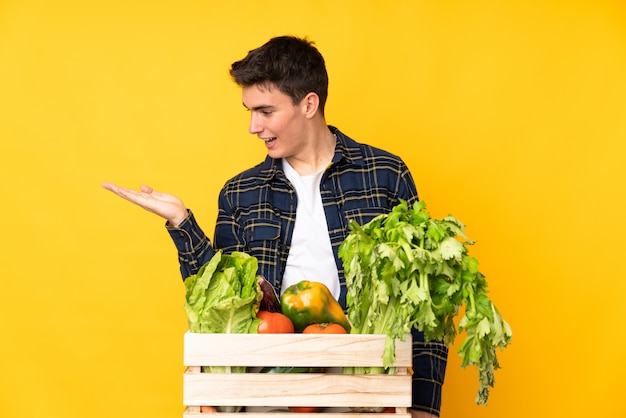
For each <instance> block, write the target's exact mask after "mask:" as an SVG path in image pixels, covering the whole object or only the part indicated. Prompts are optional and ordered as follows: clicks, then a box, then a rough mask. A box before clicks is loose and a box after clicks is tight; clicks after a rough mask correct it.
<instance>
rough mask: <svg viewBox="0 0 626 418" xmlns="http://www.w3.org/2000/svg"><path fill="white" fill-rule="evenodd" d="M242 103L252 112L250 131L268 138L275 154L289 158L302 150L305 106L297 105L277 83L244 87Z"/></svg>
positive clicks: (278, 156) (274, 155)
mask: <svg viewBox="0 0 626 418" xmlns="http://www.w3.org/2000/svg"><path fill="white" fill-rule="evenodd" d="M242 97H243V105H244V106H245V107H246V109H248V110H249V111H250V113H251V115H250V126H249V128H248V131H249V132H250V133H251V134H253V135H256V136H258V137H259V138H260V139H262V140H263V142H265V146H266V147H267V153H268V155H269V156H270V157H272V158H283V157H284V158H289V157H293V156H295V155H297V153H298V152H300V151H301V150H302V146H303V142H304V138H306V135H305V132H304V129H305V121H306V118H305V107H303V106H300V105H294V104H293V101H292V100H291V97H289V96H287V95H286V94H284V93H282V92H281V91H280V90H278V88H277V87H275V86H271V87H266V86H260V85H254V86H249V87H243V89H242Z"/></svg>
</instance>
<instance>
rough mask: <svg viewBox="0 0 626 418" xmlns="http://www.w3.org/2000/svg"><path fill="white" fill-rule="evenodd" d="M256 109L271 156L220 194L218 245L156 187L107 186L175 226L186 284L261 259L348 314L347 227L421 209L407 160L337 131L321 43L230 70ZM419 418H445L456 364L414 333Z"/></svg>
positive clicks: (283, 40)
mask: <svg viewBox="0 0 626 418" xmlns="http://www.w3.org/2000/svg"><path fill="white" fill-rule="evenodd" d="M230 73H231V76H232V77H233V79H234V81H235V82H236V83H237V84H238V85H239V86H241V88H242V97H243V105H244V106H245V108H246V109H248V111H250V114H251V119H250V126H249V132H250V133H251V134H253V135H256V136H257V137H258V138H259V139H261V140H262V141H263V142H264V144H265V147H266V148H267V157H266V158H265V160H264V161H263V162H262V163H260V164H259V165H257V166H255V167H253V168H251V169H249V170H246V171H244V172H242V173H241V174H239V175H237V176H235V177H234V178H232V179H230V180H229V181H227V182H226V184H225V186H224V187H223V189H222V190H221V192H220V195H219V202H218V206H219V213H218V218H217V223H216V227H215V235H214V240H213V243H211V241H210V240H209V239H208V238H207V236H206V234H205V233H204V232H203V231H202V229H201V228H200V226H199V225H198V224H197V223H196V221H195V219H194V216H193V213H192V212H191V211H190V210H188V209H187V208H186V207H185V205H184V204H183V202H182V201H181V200H180V199H178V198H176V197H174V196H172V195H170V194H166V193H159V192H157V191H154V190H152V189H151V188H149V187H147V186H142V187H141V188H140V190H139V191H134V190H130V189H126V188H122V187H118V186H116V185H114V184H111V183H105V184H104V185H103V186H104V187H105V188H106V189H108V190H110V191H112V192H114V193H116V194H117V195H119V196H121V197H123V198H125V199H127V200H129V201H131V202H133V203H135V204H137V205H139V206H141V207H143V208H144V209H146V210H148V211H151V212H154V213H156V214H157V215H159V216H161V217H163V218H165V219H167V223H166V227H167V229H168V231H169V233H170V235H171V237H172V239H173V241H174V244H175V245H176V248H177V249H178V255H179V262H180V268H181V274H182V276H183V279H185V278H186V277H188V276H190V275H192V274H194V273H196V272H197V271H198V269H199V268H200V267H201V266H202V265H203V264H204V263H206V262H208V261H209V260H210V259H211V257H213V255H214V254H215V252H216V251H217V250H218V249H221V250H223V251H224V252H226V253H230V252H233V251H242V252H246V253H248V254H250V255H252V256H254V257H256V258H257V260H258V262H259V274H262V275H264V276H265V277H266V278H267V279H268V280H269V281H270V282H271V283H272V284H273V285H274V286H275V287H276V288H277V289H280V291H281V292H282V291H283V290H284V289H285V288H287V287H288V286H289V285H291V284H293V283H297V282H299V281H300V280H303V279H309V280H310V279H311V278H315V281H321V282H323V283H324V284H326V285H327V286H328V287H329V289H330V290H331V292H332V293H333V295H334V296H335V298H336V299H337V300H338V301H339V302H340V303H341V304H342V306H344V308H345V295H346V283H345V279H344V277H343V267H342V265H341V260H340V259H339V257H338V255H337V250H338V248H339V245H340V244H341V243H342V242H343V240H344V239H345V237H346V235H347V234H348V232H349V231H348V227H347V225H348V220H350V219H355V220H356V221H357V222H359V223H360V224H363V223H365V222H368V221H369V220H371V219H372V218H373V217H375V216H377V215H379V214H381V213H386V212H388V211H389V210H390V209H391V208H392V207H393V206H395V205H396V204H398V203H399V202H400V200H399V199H404V200H407V201H408V202H409V203H410V204H412V203H414V202H415V201H417V198H418V197H417V190H416V188H415V183H414V181H413V178H412V176H411V173H410V172H409V169H408V168H407V167H406V165H405V164H404V162H403V161H402V160H401V159H400V158H399V157H397V156H394V155H392V154H390V153H388V152H385V151H383V150H380V149H377V148H373V147H371V146H368V145H364V144H359V143H357V142H355V141H353V140H352V139H350V138H349V137H347V136H346V135H344V134H343V133H342V132H341V131H339V130H338V129H337V128H335V127H332V126H328V125H327V124H326V120H325V117H324V105H325V103H326V97H327V93H328V75H327V73H326V67H325V63H324V59H323V57H322V55H321V54H320V53H319V51H318V50H317V49H316V48H315V47H314V46H313V44H312V43H311V42H309V41H307V40H305V39H299V38H295V37H289V36H284V37H277V38H273V39H271V40H270V41H269V42H267V43H266V44H265V45H263V46H261V47H259V48H257V49H254V50H252V51H250V52H249V53H248V55H247V56H246V57H245V58H244V59H243V60H241V61H238V62H235V63H234V64H233V65H232V67H231V71H230ZM413 340H414V348H413V357H414V362H413V363H414V364H413V370H414V375H413V408H412V410H411V413H412V414H413V416H414V417H415V418H418V417H419V418H426V417H433V416H435V415H439V408H440V404H441V385H442V384H443V379H444V374H445V367H446V361H447V349H446V347H445V346H444V345H443V344H440V343H437V342H432V343H429V344H424V342H423V336H422V335H421V334H420V333H418V332H415V333H414V335H413Z"/></svg>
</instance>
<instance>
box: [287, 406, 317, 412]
mask: <svg viewBox="0 0 626 418" xmlns="http://www.w3.org/2000/svg"><path fill="white" fill-rule="evenodd" d="M321 409H322V408H320V407H319V406H290V407H289V411H291V412H319V411H320V410H321Z"/></svg>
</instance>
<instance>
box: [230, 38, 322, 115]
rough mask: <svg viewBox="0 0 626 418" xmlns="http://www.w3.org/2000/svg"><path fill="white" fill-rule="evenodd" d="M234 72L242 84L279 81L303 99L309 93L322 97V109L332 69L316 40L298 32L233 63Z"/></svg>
mask: <svg viewBox="0 0 626 418" xmlns="http://www.w3.org/2000/svg"><path fill="white" fill-rule="evenodd" d="M230 75H231V77H232V78H233V80H234V81H235V83H237V84H238V85H239V86H241V87H250V86H253V85H257V84H259V85H265V86H268V87H269V86H270V85H272V84H273V85H275V86H276V87H277V88H278V89H279V90H280V91H281V92H282V93H284V94H286V95H288V96H289V97H291V100H292V101H293V103H294V104H297V103H299V102H300V101H301V100H302V99H303V98H304V96H306V95H307V94H308V93H311V92H313V93H316V94H317V95H318V96H319V98H320V106H319V108H320V111H321V113H322V115H323V114H324V105H325V104H326V98H327V97H328V73H327V72H326V65H325V63H324V57H322V54H320V52H319V51H318V50H317V48H315V47H314V46H313V42H311V41H309V40H307V39H302V38H297V37H295V36H279V37H276V38H272V39H270V40H269V41H268V42H267V43H265V44H264V45H262V46H260V47H259V48H256V49H253V50H252V51H250V52H248V55H246V57H245V58H244V59H242V60H240V61H237V62H235V63H233V64H232V66H231V68H230Z"/></svg>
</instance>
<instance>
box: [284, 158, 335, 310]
mask: <svg viewBox="0 0 626 418" xmlns="http://www.w3.org/2000/svg"><path fill="white" fill-rule="evenodd" d="M283 168H284V170H285V175H286V176H287V178H288V179H289V181H291V184H293V186H294V188H295V189H296V194H297V195H298V208H297V211H296V222H295V226H294V230H293V237H292V239H291V249H290V250H289V255H288V256H287V267H286V268H285V274H284V276H283V281H282V286H281V290H280V293H281V294H282V293H283V292H284V291H285V289H287V288H288V287H289V286H291V285H292V284H296V283H298V282H300V281H302V280H309V281H312V282H320V283H324V284H325V285H326V286H327V287H328V289H329V290H330V292H331V293H332V295H333V296H334V297H335V299H337V300H339V292H340V288H339V273H338V271H337V265H336V264H335V256H334V255H333V249H332V246H331V244H330V237H329V236H328V225H327V224H326V215H325V214H324V207H323V206H322V195H321V194H320V181H321V179H322V175H323V174H324V170H325V169H326V166H324V168H323V169H322V170H320V171H319V172H317V173H315V174H312V175H309V176H301V175H300V174H298V172H297V171H296V170H294V169H293V167H291V166H290V165H289V163H288V162H287V160H285V159H284V158H283Z"/></svg>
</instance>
